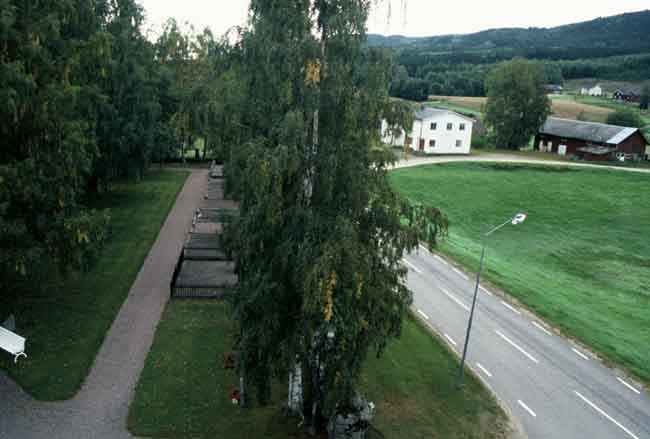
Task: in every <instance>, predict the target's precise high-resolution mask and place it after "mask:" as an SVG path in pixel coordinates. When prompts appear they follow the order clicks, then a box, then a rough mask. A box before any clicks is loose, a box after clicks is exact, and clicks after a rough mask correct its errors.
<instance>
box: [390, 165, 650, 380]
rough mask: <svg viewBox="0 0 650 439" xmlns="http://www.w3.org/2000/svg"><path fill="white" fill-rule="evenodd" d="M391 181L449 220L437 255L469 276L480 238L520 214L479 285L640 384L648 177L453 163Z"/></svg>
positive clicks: (648, 284) (648, 298)
mask: <svg viewBox="0 0 650 439" xmlns="http://www.w3.org/2000/svg"><path fill="white" fill-rule="evenodd" d="M391 180H392V183H393V184H394V185H395V187H396V188H397V189H398V190H399V191H400V192H401V193H403V194H404V195H406V196H407V197H408V198H410V199H411V200H414V201H418V202H422V203H425V204H428V205H433V206H436V207H438V208H441V209H442V210H443V211H444V212H445V213H446V214H447V215H448V216H449V219H450V221H451V229H450V237H449V239H448V240H447V241H446V242H445V243H444V244H443V246H442V249H443V251H444V252H445V253H448V254H450V255H451V256H453V257H454V258H456V259H457V260H459V261H460V262H461V263H463V264H464V265H465V266H467V267H469V268H470V269H472V270H476V268H477V266H478V255H479V254H480V247H479V236H480V234H481V233H482V232H485V231H486V230H487V228H488V227H489V226H491V225H495V224H500V223H501V222H503V220H504V218H507V217H508V216H509V215H512V214H513V213H516V212H519V211H524V212H527V213H528V214H529V219H528V220H527V221H526V223H525V224H523V225H521V226H519V227H516V228H508V229H506V230H502V231H501V232H499V234H498V235H496V236H493V237H492V238H490V242H489V250H488V259H487V269H486V273H485V274H486V276H487V278H488V279H489V280H490V281H492V282H494V283H495V284H497V285H499V286H500V287H502V288H503V289H504V290H505V291H507V292H508V293H509V294H511V295H513V296H514V297H516V298H518V299H519V300H521V302H523V303H524V304H526V305H527V306H528V307H529V308H531V309H532V310H533V311H535V312H536V313H537V314H539V315H540V316H542V317H544V318H545V319H547V320H548V321H549V322H551V323H553V324H554V325H556V326H557V327H559V328H561V329H562V330H564V331H566V332H567V333H568V334H572V335H573V336H575V337H577V338H578V339H580V340H581V341H583V342H585V343H586V344H588V345H591V346H592V347H593V348H595V349H596V350H597V351H599V352H601V353H602V354H604V355H605V356H606V357H607V358H609V359H610V360H613V361H614V362H616V363H618V364H621V365H623V366H625V367H627V368H628V369H629V370H631V371H632V372H633V373H635V374H636V375H637V376H638V377H640V378H641V379H643V380H645V381H646V382H650V350H649V349H648V340H650V312H649V311H648V310H650V240H648V239H647V236H646V234H647V232H646V231H647V228H648V221H649V220H648V218H650V201H649V199H648V196H647V191H648V187H650V175H645V174H636V173H627V172H615V171H605V170H576V169H573V170H570V169H566V168H531V167H521V166H514V165H489V164H462V165H461V164H454V165H438V166H427V167H418V168H411V169H403V170H397V171H394V172H392V173H391Z"/></svg>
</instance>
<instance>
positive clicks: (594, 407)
mask: <svg viewBox="0 0 650 439" xmlns="http://www.w3.org/2000/svg"><path fill="white" fill-rule="evenodd" d="M574 393H575V394H576V395H578V397H580V399H582V400H583V401H584V402H586V403H587V404H589V405H590V406H591V408H592V409H594V410H596V411H597V412H598V413H600V414H601V415H603V416H604V417H605V418H607V419H608V420H610V421H611V422H613V423H614V424H616V426H617V427H618V428H620V429H621V430H623V431H624V432H626V433H627V434H629V435H630V437H632V438H634V439H639V438H638V436H636V435H635V434H634V433H632V432H631V431H630V430H628V429H627V428H625V427H624V426H623V425H621V423H619V422H618V421H617V420H616V419H614V418H612V417H611V416H609V415H608V414H607V413H605V412H604V411H603V410H602V409H601V408H600V407H598V406H597V405H596V404H594V403H593V402H591V401H589V400H588V399H587V398H585V397H584V396H582V395H581V394H580V392H578V391H577V390H574Z"/></svg>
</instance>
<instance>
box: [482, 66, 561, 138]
mask: <svg viewBox="0 0 650 439" xmlns="http://www.w3.org/2000/svg"><path fill="white" fill-rule="evenodd" d="M543 85H544V72H543V69H542V68H541V67H540V66H539V64H536V63H533V62H530V61H526V60H521V59H517V60H513V61H509V62H506V63H503V64H501V65H500V66H499V67H497V68H495V69H494V70H493V71H492V72H490V74H489V75H488V78H487V80H486V83H485V88H486V90H487V96H488V100H487V104H486V108H485V123H486V124H487V125H488V126H489V127H490V128H491V129H492V132H493V134H494V140H495V143H496V145H497V147H499V148H505V149H518V148H520V147H522V146H524V145H526V144H527V143H528V141H529V140H530V138H531V136H533V135H534V134H535V133H536V132H537V131H538V130H539V128H540V127H541V126H542V125H543V124H544V122H545V121H546V118H547V117H548V116H549V114H550V113H551V103H550V100H549V99H548V97H547V96H546V92H545V91H544V87H543Z"/></svg>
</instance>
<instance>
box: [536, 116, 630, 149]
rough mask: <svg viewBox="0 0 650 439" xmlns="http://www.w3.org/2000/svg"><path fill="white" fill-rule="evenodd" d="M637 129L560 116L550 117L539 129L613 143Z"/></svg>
mask: <svg viewBox="0 0 650 439" xmlns="http://www.w3.org/2000/svg"><path fill="white" fill-rule="evenodd" d="M637 131H638V128H630V127H619V126H615V125H607V124H604V123H595V122H582V121H578V120H569V119H560V118H559V117H549V118H548V119H547V120H546V123H545V124H544V125H543V126H542V128H541V129H540V130H539V132H540V134H548V135H551V136H556V137H564V138H567V139H580V140H586V141H588V142H597V143H608V144H611V145H618V144H619V143H621V142H623V141H624V140H626V139H627V138H629V137H630V136H631V135H633V134H634V133H636V132H637Z"/></svg>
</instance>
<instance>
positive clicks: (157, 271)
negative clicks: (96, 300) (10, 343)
mask: <svg viewBox="0 0 650 439" xmlns="http://www.w3.org/2000/svg"><path fill="white" fill-rule="evenodd" d="M207 172H208V171H207V170H192V173H191V174H190V176H189V177H188V179H187V181H186V183H185V186H184V187H183V189H182V191H181V193H180V194H179V195H178V198H177V199H176V204H175V205H174V207H173V209H172V210H171V212H170V213H169V216H168V217H167V220H166V221H165V224H164V225H163V227H162V229H161V230H160V233H159V235H158V238H157V239H156V242H155V243H154V245H153V247H152V248H151V251H150V252H149V255H148V256H147V258H146V259H145V261H144V264H143V266H142V268H141V269H140V272H139V273H138V277H137V278H136V280H135V282H134V284H133V286H132V287H131V291H130V292H129V296H128V297H127V299H126V300H125V302H124V304H123V305H122V308H121V309H120V312H119V313H118V315H117V317H116V318H115V321H114V322H113V325H112V326H111V329H110V330H109V332H108V334H107V335H106V339H105V340H104V343H103V345H102V347H101V349H100V351H99V353H98V354H97V357H96V358H95V364H94V365H93V368H92V370H91V372H90V374H89V375H88V377H87V378H86V382H85V383H84V385H83V386H82V388H81V390H80V391H79V393H78V394H77V395H76V396H75V397H74V398H73V399H71V400H68V401H64V402H53V403H43V402H38V401H35V400H33V399H32V398H31V397H30V396H29V395H27V394H25V393H24V392H23V391H22V390H21V389H20V388H19V387H18V386H17V385H16V384H15V383H14V382H13V381H12V380H11V379H10V378H8V377H7V375H6V374H4V373H3V372H2V371H0V439H42V438H47V439H50V438H51V439H86V438H88V439H90V438H92V439H127V438H128V439H130V438H131V437H132V436H131V435H130V434H129V433H128V432H127V431H126V419H127V414H128V410H129V404H130V403H131V400H132V398H133V394H134V390H135V386H136V384H137V382H138V378H139V376H140V372H141V370H142V368H143V366H144V362H145V359H146V357H147V354H148V352H149V349H150V347H151V344H152V342H153V337H154V334H155V331H156V326H157V324H158V321H159V320H160V318H161V316H162V312H163V310H164V307H165V304H166V303H167V299H168V298H169V282H170V281H171V276H172V273H173V271H174V265H175V264H176V259H177V258H178V255H179V253H180V251H181V248H182V246H183V243H184V241H185V236H186V233H187V231H188V230H189V228H190V226H191V223H192V216H193V214H194V211H195V210H196V209H197V208H198V207H199V205H200V203H201V201H202V198H203V194H204V193H205V188H206V186H207ZM61 355H62V356H64V355H65V352H61ZM55 373H58V371H56V372H55Z"/></svg>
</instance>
